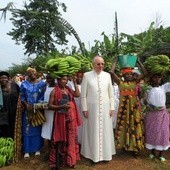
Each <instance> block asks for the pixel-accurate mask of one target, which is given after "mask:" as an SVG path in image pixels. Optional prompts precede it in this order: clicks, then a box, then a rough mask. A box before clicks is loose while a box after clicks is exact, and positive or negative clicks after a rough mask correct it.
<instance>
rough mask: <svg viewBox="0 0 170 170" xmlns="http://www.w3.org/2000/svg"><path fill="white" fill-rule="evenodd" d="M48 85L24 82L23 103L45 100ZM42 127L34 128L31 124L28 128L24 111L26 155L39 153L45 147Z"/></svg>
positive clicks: (22, 89)
mask: <svg viewBox="0 0 170 170" xmlns="http://www.w3.org/2000/svg"><path fill="white" fill-rule="evenodd" d="M45 87H46V83H45V82H43V81H39V82H37V83H30V82H29V81H24V82H23V83H22V84H21V87H20V90H21V101H25V102H27V103H29V104H34V103H39V102H41V101H43V99H44V92H45ZM41 128H42V126H36V127H33V126H32V125H31V124H30V125H29V128H28V126H27V119H26V110H24V111H23V116H22V144H23V146H22V151H23V152H24V153H32V152H36V151H39V150H40V149H41V148H42V147H43V138H42V137H41Z"/></svg>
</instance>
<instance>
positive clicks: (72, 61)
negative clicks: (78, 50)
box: [66, 56, 81, 74]
mask: <svg viewBox="0 0 170 170" xmlns="http://www.w3.org/2000/svg"><path fill="white" fill-rule="evenodd" d="M66 60H67V62H68V64H69V68H68V72H69V74H74V73H76V72H78V71H80V70H81V62H80V61H79V60H77V59H76V58H75V57H74V56H66Z"/></svg>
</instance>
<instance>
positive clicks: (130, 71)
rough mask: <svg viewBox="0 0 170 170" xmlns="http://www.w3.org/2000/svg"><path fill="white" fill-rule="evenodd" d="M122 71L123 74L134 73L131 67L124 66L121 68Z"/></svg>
mask: <svg viewBox="0 0 170 170" xmlns="http://www.w3.org/2000/svg"><path fill="white" fill-rule="evenodd" d="M121 73H122V74H126V73H132V68H130V67H127V68H122V69H121Z"/></svg>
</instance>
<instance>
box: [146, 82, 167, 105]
mask: <svg viewBox="0 0 170 170" xmlns="http://www.w3.org/2000/svg"><path fill="white" fill-rule="evenodd" d="M167 92H170V83H169V82H168V83H165V84H163V85H161V86H158V87H151V89H149V90H148V91H147V102H148V103H149V104H152V105H154V106H157V107H163V106H165V104H166V93H167Z"/></svg>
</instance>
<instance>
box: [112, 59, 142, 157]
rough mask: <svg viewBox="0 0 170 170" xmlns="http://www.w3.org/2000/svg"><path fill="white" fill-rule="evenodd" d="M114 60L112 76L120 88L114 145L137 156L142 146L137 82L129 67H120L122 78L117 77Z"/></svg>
mask: <svg viewBox="0 0 170 170" xmlns="http://www.w3.org/2000/svg"><path fill="white" fill-rule="evenodd" d="M116 62H117V61H116ZM116 62H115V63H114V64H113V66H112V70H111V74H112V78H113V80H114V81H115V82H116V83H117V85H118V86H119V90H120V96H119V108H118V115H117V124H116V133H115V141H116V146H117V147H118V148H119V147H120V148H121V149H123V151H129V152H131V153H132V154H133V156H134V157H136V158H137V157H138V152H139V151H140V150H141V149H142V148H144V135H143V134H144V132H143V121H142V114H141V110H140V104H139V100H138V98H137V94H136V86H137V84H138V82H137V81H135V80H134V77H133V72H132V69H131V68H122V69H121V73H122V79H121V78H119V77H118V76H117V75H116V74H115V72H114V70H115V67H116Z"/></svg>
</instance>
